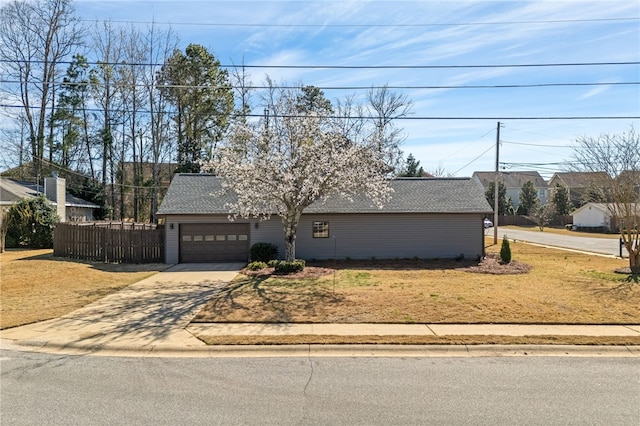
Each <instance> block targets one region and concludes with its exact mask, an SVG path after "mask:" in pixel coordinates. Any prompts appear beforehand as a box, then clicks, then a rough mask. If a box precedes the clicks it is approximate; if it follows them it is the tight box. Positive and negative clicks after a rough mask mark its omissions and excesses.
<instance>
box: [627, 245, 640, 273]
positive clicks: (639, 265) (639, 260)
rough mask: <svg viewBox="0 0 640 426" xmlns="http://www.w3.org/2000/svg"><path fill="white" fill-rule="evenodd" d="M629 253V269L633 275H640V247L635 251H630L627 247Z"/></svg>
mask: <svg viewBox="0 0 640 426" xmlns="http://www.w3.org/2000/svg"><path fill="white" fill-rule="evenodd" d="M627 251H628V252H629V268H631V273H632V274H634V275H638V274H640V247H636V249H635V250H629V247H627Z"/></svg>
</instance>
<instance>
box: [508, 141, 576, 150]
mask: <svg viewBox="0 0 640 426" xmlns="http://www.w3.org/2000/svg"><path fill="white" fill-rule="evenodd" d="M501 142H503V143H506V144H508V145H522V146H535V147H545V148H573V147H572V146H568V145H545V144H540V143H525V142H511V141H505V140H502V141H501Z"/></svg>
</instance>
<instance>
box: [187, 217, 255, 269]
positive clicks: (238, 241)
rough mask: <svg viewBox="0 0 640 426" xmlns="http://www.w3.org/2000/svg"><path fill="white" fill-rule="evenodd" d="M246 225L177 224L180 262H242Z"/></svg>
mask: <svg viewBox="0 0 640 426" xmlns="http://www.w3.org/2000/svg"><path fill="white" fill-rule="evenodd" d="M248 256H249V224H247V223H185V224H181V225H180V262H182V263H202V262H245V261H246V260H247V258H248Z"/></svg>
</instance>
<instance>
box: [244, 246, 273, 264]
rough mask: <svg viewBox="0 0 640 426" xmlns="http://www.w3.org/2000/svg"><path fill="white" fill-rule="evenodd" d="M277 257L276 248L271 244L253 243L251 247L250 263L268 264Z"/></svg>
mask: <svg viewBox="0 0 640 426" xmlns="http://www.w3.org/2000/svg"><path fill="white" fill-rule="evenodd" d="M277 257H278V247H276V246H275V245H273V244H271V243H255V244H254V245H252V246H251V261H252V262H268V261H270V260H273V259H275V258H277Z"/></svg>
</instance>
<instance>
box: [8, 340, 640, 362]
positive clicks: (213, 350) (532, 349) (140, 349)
mask: <svg viewBox="0 0 640 426" xmlns="http://www.w3.org/2000/svg"><path fill="white" fill-rule="evenodd" d="M0 349H3V350H11V351H18V352H40V353H49V354H56V355H74V356H86V355H91V356H112V357H143V358H144V357H158V358H167V357H172V358H173V357H175V358H274V357H419V358H421V357H424V358H429V357H470V358H473V357H520V356H554V357H558V356H562V357H625V358H629V357H635V358H640V346H630V345H625V346H588V345H584V346H582V345H441V344H437V345H395V344H388V345H386V344H385V345H362V344H354V345H309V344H302V345H219V346H205V347H201V346H198V347H177V346H162V345H149V346H135V345H83V344H56V343H49V342H35V341H33V342H31V341H23V342H15V341H11V340H7V339H0Z"/></svg>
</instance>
